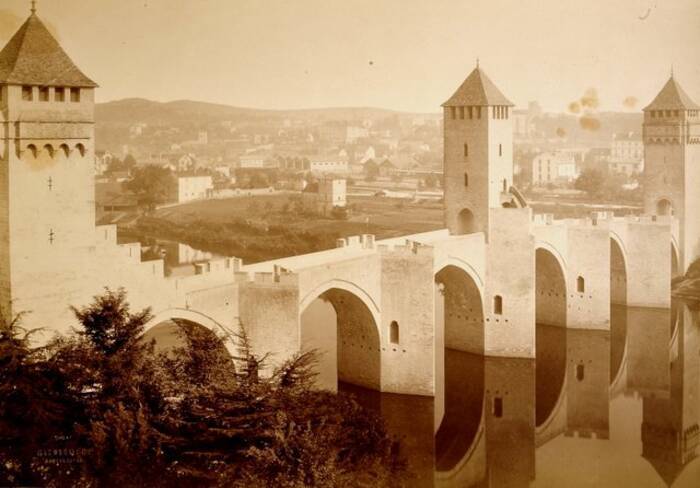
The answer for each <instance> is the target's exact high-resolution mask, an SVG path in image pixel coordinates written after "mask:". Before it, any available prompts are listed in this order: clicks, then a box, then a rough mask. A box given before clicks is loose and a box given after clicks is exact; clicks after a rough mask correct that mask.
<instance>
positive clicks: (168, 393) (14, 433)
mask: <svg viewBox="0 0 700 488" xmlns="http://www.w3.org/2000/svg"><path fill="white" fill-rule="evenodd" d="M74 313H75V316H76V318H77V319H78V323H79V327H78V328H77V329H76V330H75V331H74V333H73V334H72V335H70V336H61V337H57V338H55V339H53V340H52V341H51V342H50V343H49V344H48V345H47V346H45V347H41V348H33V347H31V345H30V339H31V335H32V333H33V332H31V331H29V332H28V331H25V330H23V328H22V327H21V317H18V318H17V319H15V320H14V321H12V322H11V323H3V324H2V326H1V327H0V485H2V486H6V485H7V486H20V485H22V486H26V485H32V486H61V487H62V486H107V487H110V486H115V487H117V486H118V487H131V486H149V487H159V486H178V487H182V486H185V487H186V486H198V487H199V486H226V487H258V486H261V487H262V486H265V487H267V486H276V487H306V486H321V487H340V486H392V485H394V484H400V479H401V474H402V472H403V467H402V463H400V462H399V461H398V456H397V452H398V447H397V444H395V443H393V442H392V441H391V440H390V438H389V437H388V435H387V433H386V431H385V429H384V426H383V424H382V422H381V420H380V419H379V418H378V417H377V416H376V415H374V414H373V413H370V412H367V411H365V410H363V409H362V408H361V407H360V406H358V404H357V403H356V402H354V401H353V400H352V399H351V398H349V397H346V396H343V395H338V394H334V393H330V392H324V391H318V390H313V389H312V383H313V376H314V374H313V372H312V370H313V368H312V367H313V365H314V361H315V359H314V355H313V353H307V354H300V355H297V356H296V357H294V358H292V359H290V360H288V361H287V362H285V363H284V364H283V365H281V366H280V367H279V368H277V369H276V370H275V372H274V374H272V375H271V376H270V377H265V378H263V377H262V376H261V375H260V374H259V371H260V370H261V368H262V367H263V366H264V363H265V361H266V359H267V358H266V357H262V358H260V357H256V356H255V355H254V354H253V353H252V351H251V347H250V344H249V342H248V340H247V337H246V335H245V333H244V332H243V331H242V332H241V333H240V334H239V335H237V336H236V338H235V342H236V343H237V344H238V346H237V347H238V352H237V355H236V357H235V358H232V357H231V356H230V355H229V354H228V353H227V352H226V350H225V349H224V347H223V343H222V338H221V337H217V336H216V335H214V334H213V333H211V332H210V331H208V330H205V329H202V328H200V327H199V326H195V325H193V324H190V323H178V327H179V334H180V335H181V338H182V344H183V345H182V346H180V347H177V348H175V349H173V350H171V351H169V352H167V353H156V351H155V347H154V343H153V342H148V341H145V340H144V339H143V333H144V325H145V324H146V323H147V322H148V321H149V320H150V318H151V315H150V312H149V311H148V310H143V311H139V312H135V313H132V312H131V311H130V309H129V305H128V303H127V301H126V297H125V294H124V292H123V291H118V292H114V291H110V290H106V292H105V293H104V294H103V295H101V296H97V297H95V299H94V301H93V303H91V304H90V305H89V306H86V307H84V308H80V309H74ZM223 339H226V338H223Z"/></svg>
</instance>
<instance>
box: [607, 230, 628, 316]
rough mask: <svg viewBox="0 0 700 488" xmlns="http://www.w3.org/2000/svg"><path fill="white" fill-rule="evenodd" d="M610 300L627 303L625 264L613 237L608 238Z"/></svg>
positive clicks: (617, 303)
mask: <svg viewBox="0 0 700 488" xmlns="http://www.w3.org/2000/svg"><path fill="white" fill-rule="evenodd" d="M610 302H611V303H612V304H613V305H622V306H624V305H626V304H627V265H626V264H625V256H624V254H623V253H622V247H621V246H620V244H619V243H618V241H617V240H616V239H613V238H610Z"/></svg>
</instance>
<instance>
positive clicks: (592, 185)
mask: <svg viewBox="0 0 700 488" xmlns="http://www.w3.org/2000/svg"><path fill="white" fill-rule="evenodd" d="M604 183H605V178H604V177H603V174H602V173H601V172H600V171H598V170H596V169H584V170H583V171H581V174H580V175H579V176H578V178H576V181H575V182H574V188H575V189H577V190H581V191H584V192H586V193H587V194H588V196H589V197H596V196H599V195H600V194H601V193H602V191H603V185H604Z"/></svg>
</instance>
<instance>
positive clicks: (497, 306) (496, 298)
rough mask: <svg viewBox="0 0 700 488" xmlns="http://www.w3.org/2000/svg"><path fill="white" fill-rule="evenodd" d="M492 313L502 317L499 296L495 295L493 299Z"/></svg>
mask: <svg viewBox="0 0 700 488" xmlns="http://www.w3.org/2000/svg"><path fill="white" fill-rule="evenodd" d="M493 313H494V314H496V315H503V297H502V296H501V295H495V296H494V297H493Z"/></svg>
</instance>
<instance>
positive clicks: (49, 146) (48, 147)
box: [44, 144, 54, 157]
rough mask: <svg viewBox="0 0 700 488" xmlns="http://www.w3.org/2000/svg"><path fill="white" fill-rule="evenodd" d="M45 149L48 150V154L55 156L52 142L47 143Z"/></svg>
mask: <svg viewBox="0 0 700 488" xmlns="http://www.w3.org/2000/svg"><path fill="white" fill-rule="evenodd" d="M44 151H46V154H48V155H49V157H53V155H54V150H53V146H52V145H51V144H46V145H45V146H44Z"/></svg>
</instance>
